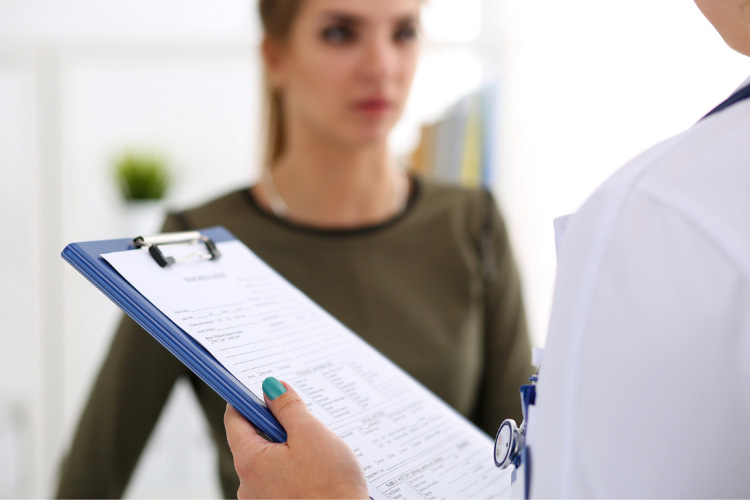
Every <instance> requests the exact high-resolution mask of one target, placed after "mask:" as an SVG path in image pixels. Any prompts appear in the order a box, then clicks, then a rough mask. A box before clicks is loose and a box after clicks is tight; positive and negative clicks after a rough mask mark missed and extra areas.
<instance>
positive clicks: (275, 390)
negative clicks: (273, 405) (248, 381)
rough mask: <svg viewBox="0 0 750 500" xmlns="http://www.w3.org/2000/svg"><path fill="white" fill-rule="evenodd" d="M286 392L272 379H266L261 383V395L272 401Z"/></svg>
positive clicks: (279, 383)
mask: <svg viewBox="0 0 750 500" xmlns="http://www.w3.org/2000/svg"><path fill="white" fill-rule="evenodd" d="M285 392H286V387H284V386H283V385H281V382H279V381H278V380H276V379H275V378H274V377H268V378H267V379H265V380H264V381H263V393H264V394H265V395H266V396H268V399H270V400H271V401H273V400H274V399H276V398H278V397H279V396H281V395H282V394H284V393H285Z"/></svg>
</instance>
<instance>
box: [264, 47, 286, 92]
mask: <svg viewBox="0 0 750 500" xmlns="http://www.w3.org/2000/svg"><path fill="white" fill-rule="evenodd" d="M261 50H262V53H263V64H264V65H265V68H266V73H267V75H268V79H269V81H270V82H271V85H273V86H274V87H276V88H280V87H283V85H284V47H283V44H282V43H281V42H279V41H278V40H275V39H273V38H271V37H269V36H266V37H264V38H263V43H262V45H261Z"/></svg>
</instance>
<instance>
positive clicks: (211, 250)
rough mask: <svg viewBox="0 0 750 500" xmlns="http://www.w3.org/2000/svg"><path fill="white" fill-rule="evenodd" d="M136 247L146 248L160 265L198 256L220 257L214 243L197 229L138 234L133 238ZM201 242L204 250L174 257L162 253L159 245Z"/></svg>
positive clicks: (169, 264) (212, 258)
mask: <svg viewBox="0 0 750 500" xmlns="http://www.w3.org/2000/svg"><path fill="white" fill-rule="evenodd" d="M133 243H135V246H136V247H138V248H148V253H149V254H151V257H153V258H154V260H155V261H156V263H157V264H159V266H160V267H169V266H171V265H172V264H176V263H178V262H182V261H185V260H188V259H192V258H195V257H198V258H200V259H204V260H216V259H218V258H219V257H221V253H220V252H219V250H217V248H216V244H215V243H214V242H213V240H211V238H209V237H208V236H204V235H202V234H201V233H200V232H198V231H184V232H180V233H165V234H157V235H154V236H138V237H137V238H135V239H134V240H133ZM197 243H203V244H204V245H205V246H206V250H207V251H206V252H193V253H191V254H188V255H185V256H182V257H180V258H175V257H171V256H167V255H164V253H162V251H161V248H159V246H160V245H195V244H197Z"/></svg>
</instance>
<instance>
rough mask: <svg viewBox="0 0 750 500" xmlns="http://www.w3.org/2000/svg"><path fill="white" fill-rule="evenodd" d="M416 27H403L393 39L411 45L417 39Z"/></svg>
mask: <svg viewBox="0 0 750 500" xmlns="http://www.w3.org/2000/svg"><path fill="white" fill-rule="evenodd" d="M417 36H418V32H417V28H416V26H402V27H400V28H398V29H397V30H396V32H395V33H394V34H393V39H394V40H395V41H396V42H399V43H409V42H413V41H414V40H416V39H417Z"/></svg>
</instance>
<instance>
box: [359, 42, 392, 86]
mask: <svg viewBox="0 0 750 500" xmlns="http://www.w3.org/2000/svg"><path fill="white" fill-rule="evenodd" d="M398 70H399V51H398V47H397V46H396V44H394V43H393V41H392V40H390V38H389V37H385V36H380V37H373V39H371V40H368V41H367V43H365V44H364V46H363V56H362V62H361V65H360V73H361V75H362V77H363V78H364V79H365V80H367V81H370V82H380V81H383V80H386V79H388V78H391V77H394V76H395V75H397V74H398Z"/></svg>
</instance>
